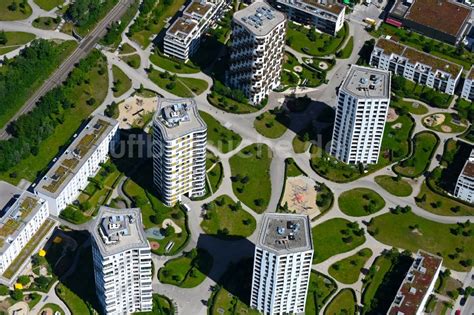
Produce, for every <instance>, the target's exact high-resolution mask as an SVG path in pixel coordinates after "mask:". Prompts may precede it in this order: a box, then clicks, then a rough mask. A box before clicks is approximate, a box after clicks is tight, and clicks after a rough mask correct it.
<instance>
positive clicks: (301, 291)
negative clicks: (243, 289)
mask: <svg viewBox="0 0 474 315" xmlns="http://www.w3.org/2000/svg"><path fill="white" fill-rule="evenodd" d="M313 252H314V251H313V242H312V238H311V226H310V223H309V218H308V216H306V215H300V214H284V213H271V214H265V215H264V216H263V219H262V223H261V226H260V232H259V236H258V241H257V244H256V246H255V256H254V264H253V277H252V290H251V296H250V306H251V307H252V308H255V309H257V310H258V311H260V312H262V313H264V314H267V315H268V314H270V315H273V314H298V313H301V314H302V313H304V311H305V304H306V295H307V293H308V285H309V278H310V275H311V265H312V260H313Z"/></svg>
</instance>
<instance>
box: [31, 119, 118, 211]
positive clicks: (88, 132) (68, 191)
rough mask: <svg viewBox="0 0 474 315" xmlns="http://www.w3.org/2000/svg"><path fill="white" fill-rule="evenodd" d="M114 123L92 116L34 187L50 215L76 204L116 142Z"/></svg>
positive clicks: (116, 135)
mask: <svg viewBox="0 0 474 315" xmlns="http://www.w3.org/2000/svg"><path fill="white" fill-rule="evenodd" d="M118 126H119V124H118V121H116V120H115V119H111V118H108V117H106V116H102V115H95V116H93V117H92V119H91V120H90V121H89V122H88V123H87V125H86V126H85V127H84V128H83V129H82V130H81V131H80V132H79V134H77V135H74V140H73V141H72V143H71V144H70V145H69V147H68V148H67V149H66V150H65V151H64V152H63V153H62V155H61V156H60V157H59V158H57V159H55V160H53V162H54V164H53V166H52V167H51V168H50V169H49V170H48V172H47V173H46V175H45V176H44V177H43V178H41V180H40V181H39V182H38V183H37V184H36V186H35V193H36V194H37V195H38V196H39V197H40V198H42V199H44V200H46V202H47V203H48V208H49V211H50V213H51V214H52V215H55V216H58V215H59V213H60V212H61V211H62V210H64V209H65V208H66V206H67V205H68V204H71V203H72V202H74V200H76V198H77V197H78V196H79V194H80V190H82V189H84V188H85V187H86V186H87V184H88V182H89V181H88V179H89V177H93V176H94V175H95V174H96V173H97V172H98V171H99V169H100V164H101V163H104V162H105V161H107V159H108V157H109V147H111V146H113V145H114V144H115V143H116V141H117V139H118V132H117V131H118Z"/></svg>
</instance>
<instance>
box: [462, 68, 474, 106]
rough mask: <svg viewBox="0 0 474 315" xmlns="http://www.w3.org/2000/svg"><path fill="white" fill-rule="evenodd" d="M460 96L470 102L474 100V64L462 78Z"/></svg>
mask: <svg viewBox="0 0 474 315" xmlns="http://www.w3.org/2000/svg"><path fill="white" fill-rule="evenodd" d="M461 97H462V98H464V99H465V100H468V101H471V102H473V101H474V66H472V67H471V69H470V70H469V73H468V74H467V76H466V79H465V80H464V85H463V87H462V92H461Z"/></svg>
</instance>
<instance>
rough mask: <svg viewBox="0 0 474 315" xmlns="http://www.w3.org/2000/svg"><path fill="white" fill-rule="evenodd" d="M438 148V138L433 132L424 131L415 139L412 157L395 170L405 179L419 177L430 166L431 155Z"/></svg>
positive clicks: (399, 164)
mask: <svg viewBox="0 0 474 315" xmlns="http://www.w3.org/2000/svg"><path fill="white" fill-rule="evenodd" d="M437 146H438V138H437V137H436V135H435V134H434V133H432V132H428V131H422V132H420V133H417V134H416V135H415V137H414V138H413V150H414V152H412V155H411V156H410V157H409V158H408V159H405V160H403V161H401V162H400V163H398V164H397V165H395V167H394V168H393V170H394V171H395V172H396V173H398V174H400V175H401V176H405V177H418V176H420V175H421V174H422V173H423V172H424V171H425V170H426V168H427V167H428V166H429V163H430V161H431V159H430V158H431V155H432V153H433V152H434V151H435V150H436V147H437Z"/></svg>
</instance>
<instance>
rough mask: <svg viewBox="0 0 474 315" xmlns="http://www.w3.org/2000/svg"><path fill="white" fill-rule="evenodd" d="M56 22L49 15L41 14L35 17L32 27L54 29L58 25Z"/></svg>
mask: <svg viewBox="0 0 474 315" xmlns="http://www.w3.org/2000/svg"><path fill="white" fill-rule="evenodd" d="M58 25H59V24H58V23H56V21H55V19H54V18H52V17H49V16H42V17H39V18H36V19H35V20H34V21H33V27H36V28H39V29H42V30H49V31H51V30H55V29H56V27H58Z"/></svg>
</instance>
